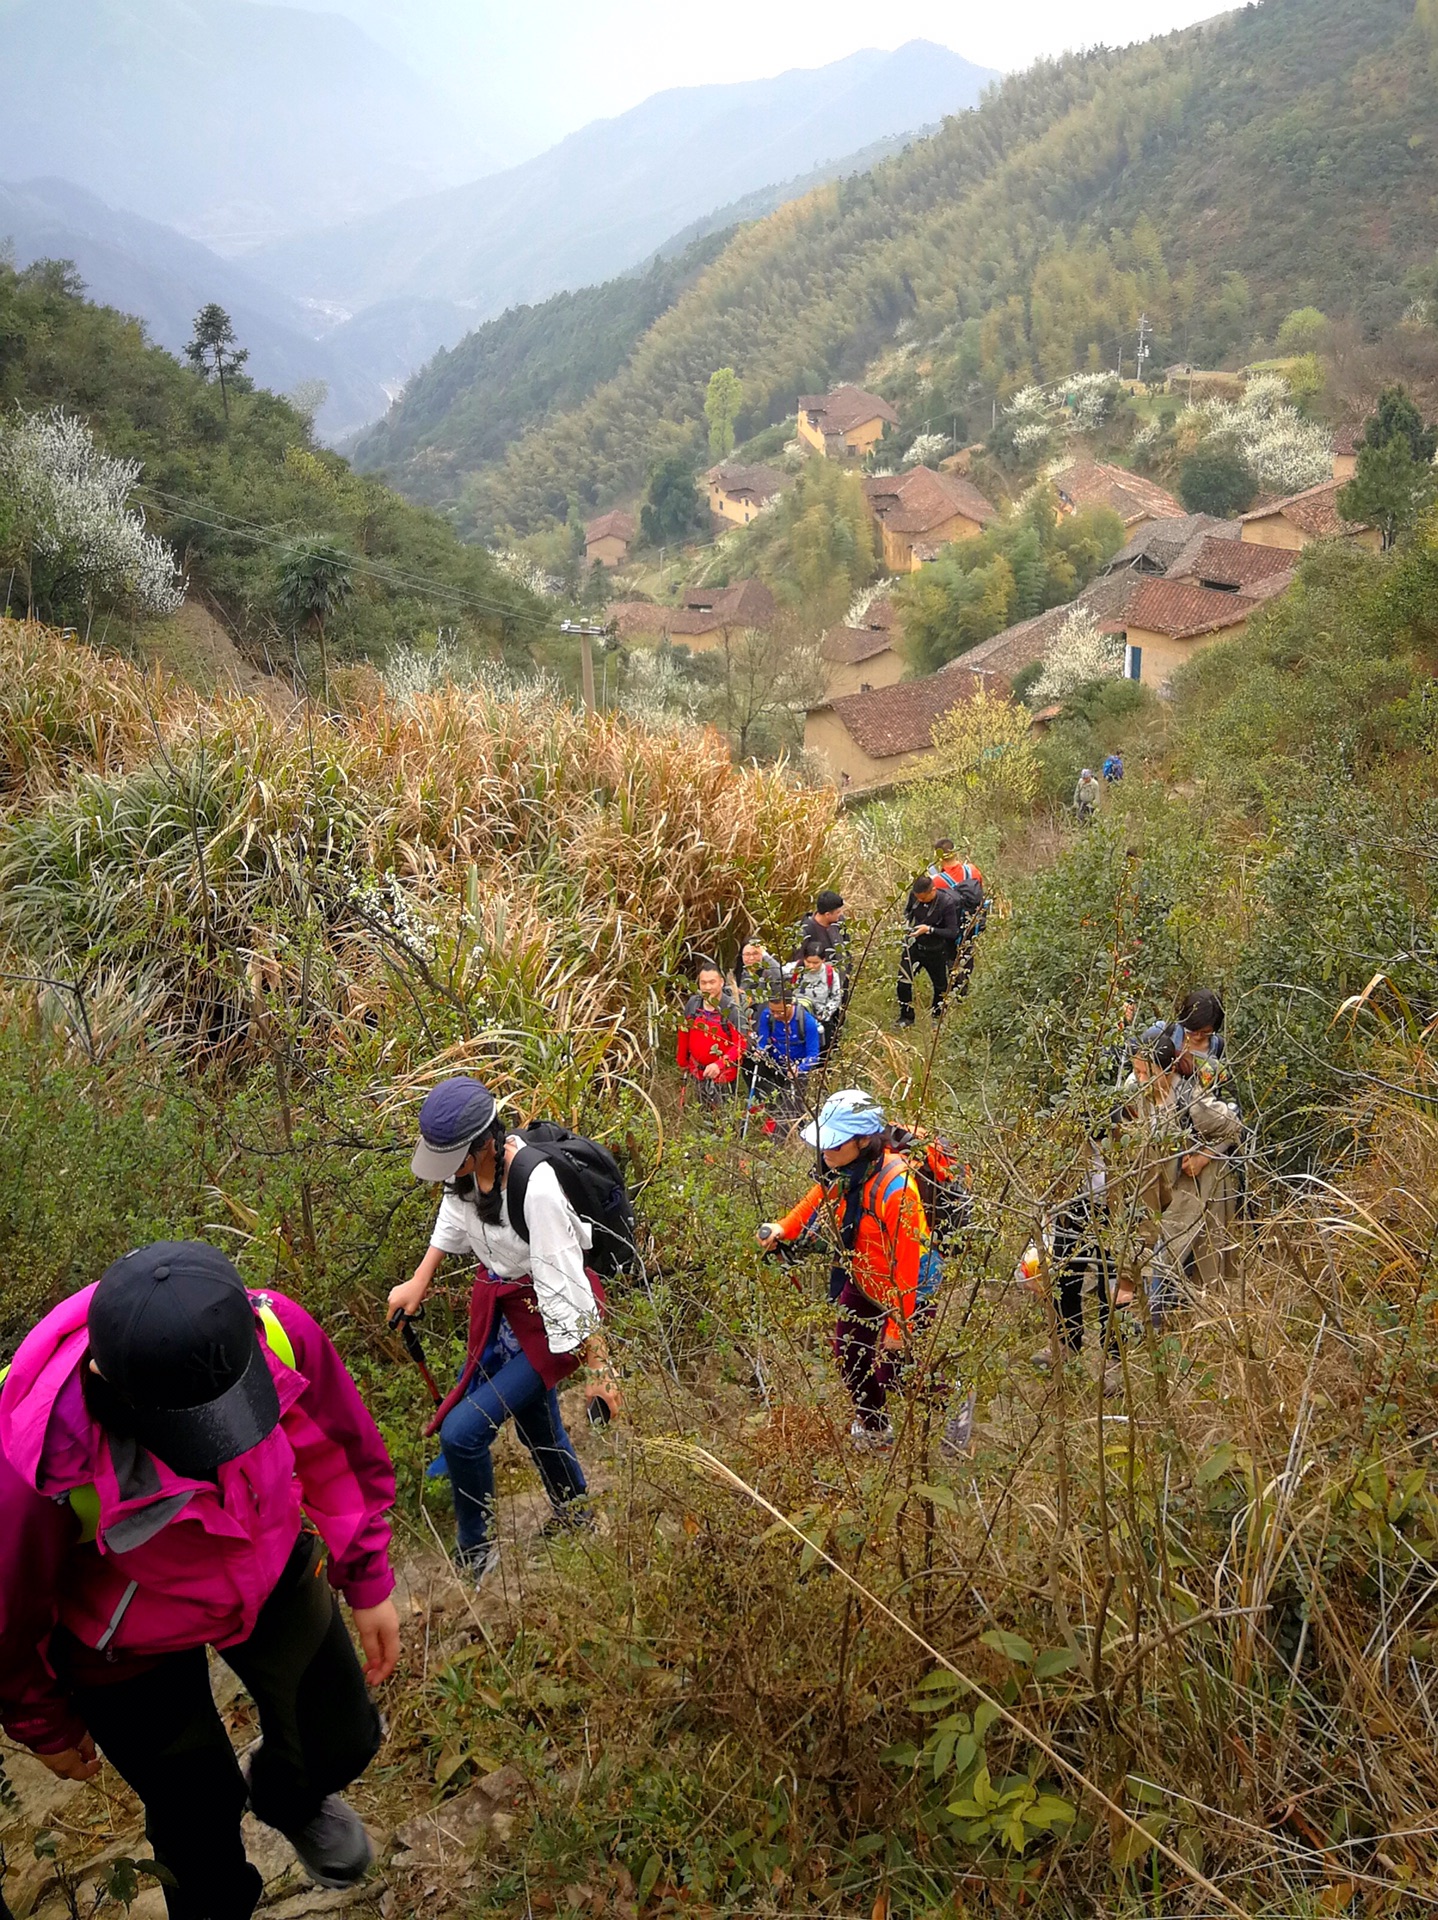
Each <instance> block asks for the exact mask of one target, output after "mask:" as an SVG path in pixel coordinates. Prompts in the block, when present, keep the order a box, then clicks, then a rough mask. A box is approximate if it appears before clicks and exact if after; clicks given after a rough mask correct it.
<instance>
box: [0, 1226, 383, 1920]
mask: <svg viewBox="0 0 1438 1920" xmlns="http://www.w3.org/2000/svg"><path fill="white" fill-rule="evenodd" d="M393 1500H394V1473H393V1471H392V1469H391V1467H390V1463H389V1456H388V1454H387V1453H386V1451H385V1446H384V1442H383V1441H382V1440H381V1438H380V1436H379V1432H378V1430H377V1428H376V1427H375V1424H374V1421H373V1420H372V1419H371V1418H370V1416H369V1414H368V1413H367V1412H366V1410H365V1407H364V1403H363V1402H362V1401H361V1399H360V1396H359V1393H358V1391H357V1390H356V1388H355V1384H354V1382H353V1381H352V1380H351V1379H350V1376H349V1374H348V1373H347V1372H346V1371H345V1368H344V1364H343V1362H342V1361H341V1360H340V1357H339V1355H338V1354H337V1353H336V1352H335V1349H334V1347H333V1346H332V1345H331V1344H330V1342H329V1340H328V1338H327V1337H326V1336H325V1334H324V1333H322V1332H321V1330H320V1328H319V1327H318V1326H317V1325H316V1323H315V1322H314V1321H313V1320H312V1319H311V1318H310V1316H309V1314H308V1313H306V1312H305V1310H304V1308H303V1307H300V1306H298V1305H296V1303H295V1302H294V1301H293V1300H289V1299H287V1298H286V1297H285V1296H284V1295H283V1294H280V1293H272V1292H271V1293H253V1292H250V1291H247V1289H246V1287H245V1284H244V1282H243V1280H241V1278H240V1276H239V1274H238V1273H237V1272H236V1271H235V1269H234V1267H233V1266H231V1264H230V1262H229V1261H228V1260H227V1259H226V1258H225V1256H224V1254H223V1253H220V1252H219V1251H218V1250H217V1249H216V1248H214V1247H210V1246H206V1245H205V1244H203V1243H202V1242H200V1241H190V1240H180V1241H160V1242H158V1243H157V1244H155V1245H153V1246H147V1247H141V1248H140V1249H138V1251H136V1252H134V1253H131V1254H127V1255H126V1257H125V1258H124V1259H123V1260H117V1261H116V1262H115V1263H114V1265H113V1266H111V1267H109V1268H108V1269H107V1270H106V1272H105V1273H104V1274H103V1275H102V1276H101V1278H100V1280H99V1282H98V1284H96V1285H94V1286H90V1287H85V1288H82V1289H81V1290H80V1292H78V1293H74V1294H71V1295H70V1297H69V1298H68V1299H66V1300H63V1301H61V1303H60V1305H59V1306H58V1307H56V1308H54V1309H53V1311H52V1312H50V1313H49V1314H47V1315H46V1317H45V1318H44V1319H43V1320H42V1321H41V1322H40V1323H39V1325H38V1326H36V1327H34V1328H33V1329H32V1330H31V1332H30V1333H29V1334H28V1335H27V1336H26V1338H25V1339H24V1341H23V1342H22V1343H21V1346H20V1350H19V1352H18V1353H17V1354H16V1356H15V1360H14V1364H13V1365H12V1366H11V1367H10V1369H9V1372H8V1375H7V1376H6V1377H5V1383H4V1387H3V1389H0V1720H3V1723H4V1727H5V1731H6V1733H7V1734H9V1736H10V1737H11V1739H13V1740H17V1741H19V1742H20V1743H21V1744H22V1745H24V1746H27V1747H29V1748H30V1749H31V1750H32V1751H33V1752H34V1753H36V1754H37V1755H38V1756H39V1758H40V1759H41V1760H42V1761H43V1762H44V1763H45V1765H46V1766H47V1767H48V1768H49V1769H50V1771H51V1772H52V1773H55V1774H58V1775H59V1776H60V1777H61V1778H62V1779H68V1780H88V1779H89V1778H90V1777H91V1776H92V1775H93V1774H94V1773H95V1772H96V1771H97V1770H98V1768H99V1766H100V1761H99V1759H98V1758H97V1757H96V1747H97V1745H98V1747H99V1748H100V1750H101V1751H102V1752H103V1753H104V1756H105V1758H106V1759H107V1760H109V1762H110V1763H111V1765H112V1766H113V1767H114V1768H115V1769H116V1771H117V1772H118V1773H119V1774H120V1775H121V1776H122V1777H123V1778H124V1779H125V1780H126V1781H128V1782H129V1784H130V1786H131V1787H132V1788H133V1789H134V1791H135V1792H136V1794H138V1796H139V1798H140V1799H141V1800H142V1801H143V1803H144V1807H145V1830H146V1833H147V1835H148V1837H149V1841H150V1845H151V1847H152V1849H153V1851H154V1856H155V1860H156V1862H157V1863H158V1865H159V1866H160V1867H161V1868H162V1869H163V1871H164V1874H165V1876H166V1882H165V1901H166V1905H167V1907H168V1910H169V1913H170V1916H171V1920H249V1915H250V1914H252V1913H253V1912H254V1910H255V1908H256V1906H257V1905H258V1904H259V1901H260V1898H261V1896H262V1894H263V1892H264V1882H263V1880H262V1878H261V1876H260V1873H259V1871H258V1869H257V1868H255V1867H254V1866H252V1865H251V1864H250V1863H249V1861H248V1860H247V1859H246V1857H245V1848H244V1842H243V1840H242V1838H241V1834H240V1818H241V1815H242V1814H243V1813H244V1811H245V1807H246V1805H247V1804H248V1805H249V1806H250V1807H252V1808H253V1810H254V1812H255V1815H256V1817H257V1818H258V1819H260V1820H262V1821H264V1822H265V1824H266V1825H267V1826H271V1827H274V1828H276V1829H277V1830H278V1831H279V1832H280V1833H282V1834H284V1835H285V1837H286V1838H287V1839H288V1840H289V1842H290V1844H291V1846H292V1847H293V1848H294V1850H295V1852H296V1853H297V1854H298V1856H299V1858H300V1862H301V1864H302V1865H303V1866H304V1868H305V1871H306V1872H307V1873H308V1874H309V1877H310V1878H311V1880H313V1881H314V1882H315V1883H316V1884H317V1885H318V1886H322V1887H332V1888H342V1887H352V1886H355V1885H356V1884H357V1883H358V1882H359V1881H360V1880H362V1879H363V1878H364V1875H365V1873H366V1872H367V1870H368V1868H369V1866H370V1863H371V1861H372V1859H373V1857H374V1854H373V1848H372V1846H371V1844H370V1840H369V1836H368V1834H366V1832H365V1830H364V1826H363V1824H362V1822H361V1821H360V1818H359V1816H358V1815H357V1814H356V1813H354V1812H353V1811H352V1809H351V1808H350V1807H348V1806H347V1805H346V1804H345V1802H344V1801H343V1800H341V1799H340V1798H339V1793H340V1789H341V1788H343V1787H345V1786H348V1784H349V1783H350V1782H351V1781H352V1780H354V1779H357V1778H358V1776H359V1775H360V1774H361V1773H363V1772H364V1770H365V1768H366V1767H367V1766H368V1765H369V1763H370V1761H371V1760H372V1759H373V1758H374V1756H375V1754H376V1752H377V1751H378V1749H379V1745H380V1739H381V1732H382V1729H381V1725H380V1717H379V1714H378V1713H377V1711H376V1710H375V1705H374V1702H373V1701H372V1700H371V1698H370V1696H369V1693H368V1691H367V1690H366V1686H365V1682H366V1680H368V1682H369V1683H370V1685H371V1686H378V1685H379V1684H380V1682H381V1681H384V1680H387V1679H388V1678H389V1676H390V1675H391V1674H392V1673H393V1672H394V1668H395V1663H396V1661H397V1660H398V1658H399V1617H398V1615H397V1613H396V1611H395V1607H394V1602H393V1600H392V1599H391V1598H390V1595H391V1592H392V1590H393V1587H394V1578H393V1575H392V1574H391V1572H390V1565H389V1539H390V1529H389V1521H388V1519H387V1517H386V1516H387V1514H388V1511H389V1508H390V1506H391V1505H392V1503H393ZM336 1591H338V1592H340V1593H343V1594H344V1596H345V1598H346V1599H347V1600H348V1602H349V1604H350V1607H351V1610H352V1618H353V1621H354V1627H355V1632H356V1633H357V1634H358V1636H359V1641H360V1646H361V1648H362V1649H363V1654H364V1661H365V1665H364V1668H363V1670H362V1669H361V1667H360V1662H359V1660H358V1659H357V1658H356V1655H355V1650H354V1646H353V1644H352V1643H351V1640H350V1636H349V1633H348V1631H347V1630H346V1627H345V1624H344V1620H343V1618H342V1616H341V1614H340V1610H339V1605H338V1602H337V1600H336V1597H335V1596H336ZM207 1647H214V1648H215V1649H216V1650H217V1651H218V1653H219V1654H220V1657H221V1658H222V1659H223V1660H224V1662H225V1664H226V1665H227V1666H228V1667H230V1668H231V1669H232V1671H233V1672H234V1673H236V1674H237V1675H238V1676H239V1678H240V1680H241V1681H242V1682H243V1683H244V1685H245V1687H246V1688H247V1689H248V1690H249V1693H250V1696H251V1698H252V1699H253V1700H254V1702H255V1705H256V1707H257V1708H258V1710H259V1716H260V1731H261V1734H262V1735H263V1742H262V1744H261V1745H259V1746H257V1747H256V1748H254V1749H253V1750H252V1753H251V1756H250V1760H249V1762H248V1767H247V1772H242V1771H241V1768H240V1763H239V1761H238V1759H237V1758H236V1755H235V1752H234V1749H233V1748H232V1747H231V1745H230V1737H229V1734H228V1733H227V1732H226V1730H225V1727H224V1724H223V1722H222V1721H221V1719H220V1716H219V1714H218V1712H217V1711H216V1709H215V1703H214V1700H213V1698H212V1696H211V1693H210V1676H209V1666H208V1661H207V1657H206V1648H207Z"/></svg>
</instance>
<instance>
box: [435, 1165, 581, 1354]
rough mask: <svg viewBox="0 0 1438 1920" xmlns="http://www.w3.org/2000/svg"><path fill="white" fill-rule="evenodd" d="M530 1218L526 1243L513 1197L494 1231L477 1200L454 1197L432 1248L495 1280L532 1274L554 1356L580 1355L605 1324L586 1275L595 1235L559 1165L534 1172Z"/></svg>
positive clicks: (448, 1198)
mask: <svg viewBox="0 0 1438 1920" xmlns="http://www.w3.org/2000/svg"><path fill="white" fill-rule="evenodd" d="M512 1137H513V1136H511V1138H512ZM524 1218H525V1223H526V1225H527V1226H528V1228H529V1238H528V1239H527V1240H524V1239H521V1237H520V1236H519V1234H517V1233H516V1232H515V1230H514V1228H513V1227H512V1226H511V1225H510V1223H509V1196H508V1194H507V1193H505V1194H502V1195H501V1197H500V1204H499V1219H498V1221H497V1222H496V1223H495V1224H494V1225H493V1226H491V1225H490V1223H489V1222H488V1221H486V1220H481V1219H480V1217H479V1209H478V1207H477V1206H476V1205H475V1203H474V1202H473V1200H461V1199H460V1197H459V1195H458V1194H457V1193H447V1194H446V1195H445V1196H444V1198H443V1200H441V1201H440V1204H439V1213H438V1215H437V1217H436V1219H435V1223H434V1231H433V1232H432V1233H431V1234H430V1237H429V1244H430V1245H431V1246H432V1247H437V1248H438V1249H439V1250H440V1252H441V1253H472V1254H473V1255H474V1257H475V1259H476V1260H478V1261H480V1262H481V1263H482V1264H483V1265H484V1266H486V1267H487V1268H488V1269H489V1271H490V1272H491V1273H492V1274H493V1275H494V1277H495V1279H496V1280H519V1279H522V1278H523V1277H524V1275H526V1274H528V1275H529V1277H530V1278H531V1279H532V1280H533V1282H534V1297H535V1300H536V1301H537V1302H538V1305H539V1312H540V1317H541V1319H542V1320H543V1321H544V1332H545V1337H546V1338H547V1340H548V1342H549V1350H550V1352H551V1353H573V1351H574V1349H575V1348H576V1347H579V1346H582V1345H583V1344H584V1342H585V1340H586V1339H587V1338H588V1337H589V1335H590V1334H591V1333H592V1332H593V1331H594V1329H595V1328H596V1327H597V1326H598V1325H599V1308H598V1306H597V1305H596V1303H595V1299H594V1289H593V1287H591V1286H590V1284H589V1276H588V1274H587V1273H586V1272H585V1271H584V1256H585V1254H586V1253H587V1252H588V1251H589V1249H590V1247H592V1246H593V1244H594V1235H593V1234H592V1233H591V1231H590V1229H589V1226H588V1224H587V1223H586V1222H585V1221H583V1220H581V1219H580V1217H579V1215H578V1214H577V1213H576V1212H575V1211H574V1209H573V1207H571V1206H570V1204H569V1202H568V1201H567V1200H566V1199H565V1197H564V1189H563V1188H562V1187H561V1186H560V1184H559V1176H558V1175H557V1174H556V1173H555V1171H554V1169H553V1167H550V1166H546V1165H545V1164H544V1163H543V1162H541V1163H540V1164H539V1165H538V1166H536V1167H535V1169H534V1171H533V1172H532V1173H531V1175H530V1178H529V1185H528V1187H527V1188H526V1190H525V1195H524Z"/></svg>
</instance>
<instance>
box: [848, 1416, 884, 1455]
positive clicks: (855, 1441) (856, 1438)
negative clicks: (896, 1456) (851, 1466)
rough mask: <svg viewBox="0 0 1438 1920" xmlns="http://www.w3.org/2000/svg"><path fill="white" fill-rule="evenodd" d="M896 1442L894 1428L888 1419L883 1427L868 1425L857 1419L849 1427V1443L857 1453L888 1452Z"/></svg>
mask: <svg viewBox="0 0 1438 1920" xmlns="http://www.w3.org/2000/svg"><path fill="white" fill-rule="evenodd" d="M893 1444H894V1429H893V1428H892V1426H890V1424H889V1422H888V1421H887V1420H886V1421H885V1422H884V1424H883V1426H882V1427H866V1426H865V1425H864V1423H863V1421H862V1420H856V1421H855V1422H854V1424H853V1426H851V1427H850V1429H849V1445H850V1446H851V1447H852V1448H853V1449H854V1451H855V1452H856V1453H887V1452H888V1451H889V1449H890V1447H892V1446H893Z"/></svg>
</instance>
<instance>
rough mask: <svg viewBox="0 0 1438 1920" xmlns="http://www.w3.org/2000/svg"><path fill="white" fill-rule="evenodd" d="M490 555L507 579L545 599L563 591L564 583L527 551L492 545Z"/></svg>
mask: <svg viewBox="0 0 1438 1920" xmlns="http://www.w3.org/2000/svg"><path fill="white" fill-rule="evenodd" d="M489 557H490V559H491V560H493V562H494V564H495V565H496V566H497V567H498V568H499V571H500V572H501V573H502V574H504V575H505V576H506V578H507V579H510V580H515V581H517V582H518V583H519V585H520V586H521V587H528V589H529V591H530V592H531V593H537V594H538V595H539V596H540V598H541V599H543V600H553V599H555V598H556V597H557V596H558V594H559V593H560V591H561V587H562V584H563V583H562V582H561V581H558V580H556V579H555V578H554V576H553V575H552V574H548V573H546V572H545V571H544V568H543V567H541V566H540V565H539V564H538V562H537V561H534V560H531V559H530V557H529V555H528V554H527V553H516V552H515V550H514V549H513V548H512V547H491V548H490V550H489Z"/></svg>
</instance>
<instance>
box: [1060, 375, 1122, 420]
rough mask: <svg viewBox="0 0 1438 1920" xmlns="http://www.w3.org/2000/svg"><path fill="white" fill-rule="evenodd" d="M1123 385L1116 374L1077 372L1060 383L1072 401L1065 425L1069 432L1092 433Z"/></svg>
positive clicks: (1104, 417)
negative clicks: (1069, 378) (1071, 377)
mask: <svg viewBox="0 0 1438 1920" xmlns="http://www.w3.org/2000/svg"><path fill="white" fill-rule="evenodd" d="M1122 391H1123V389H1122V388H1121V387H1120V385H1119V380H1118V376H1117V374H1113V373H1080V374H1076V375H1075V376H1074V378H1073V379H1072V380H1069V381H1066V382H1065V383H1064V393H1065V396H1066V398H1067V399H1068V400H1070V401H1072V405H1071V406H1070V408H1069V413H1068V421H1067V423H1066V424H1067V427H1068V431H1069V432H1070V433H1092V432H1093V431H1094V429H1095V428H1096V427H1101V426H1102V425H1103V423H1104V421H1105V420H1107V419H1108V417H1109V415H1110V414H1111V413H1112V412H1113V410H1114V407H1115V406H1116V405H1117V403H1118V398H1119V395H1120V393H1121V392H1122Z"/></svg>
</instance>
